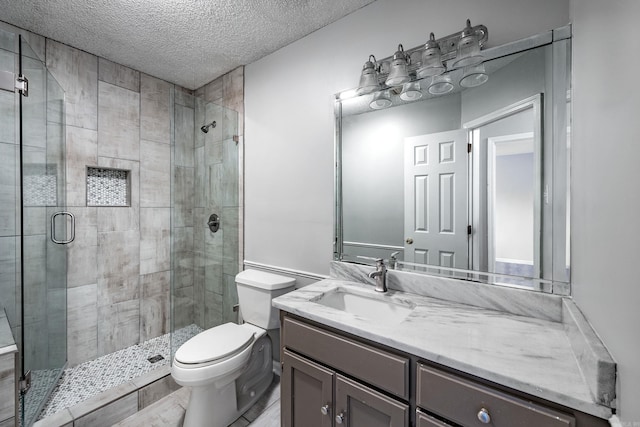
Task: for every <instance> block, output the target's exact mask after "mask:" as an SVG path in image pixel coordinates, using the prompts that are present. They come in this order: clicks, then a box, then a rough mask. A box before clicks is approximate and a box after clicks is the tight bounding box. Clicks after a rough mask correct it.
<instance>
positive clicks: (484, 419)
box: [478, 408, 491, 424]
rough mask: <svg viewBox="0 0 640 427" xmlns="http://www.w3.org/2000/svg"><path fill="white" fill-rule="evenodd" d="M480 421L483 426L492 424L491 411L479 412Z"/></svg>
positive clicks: (482, 410) (483, 410)
mask: <svg viewBox="0 0 640 427" xmlns="http://www.w3.org/2000/svg"><path fill="white" fill-rule="evenodd" d="M478 419H479V420H480V422H481V423H482V424H489V423H490V422H491V416H490V415H489V411H487V410H486V409H484V408H482V409H480V411H479V412H478Z"/></svg>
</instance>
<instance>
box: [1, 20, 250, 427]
mask: <svg viewBox="0 0 640 427" xmlns="http://www.w3.org/2000/svg"><path fill="white" fill-rule="evenodd" d="M36 52H37V53H36ZM43 52H44V49H43V47H42V46H37V48H36V49H35V52H34V49H32V48H31V47H30V46H29V44H28V43H27V42H26V41H25V40H24V39H23V38H22V37H21V36H19V35H18V34H17V33H12V32H10V31H5V30H4V29H3V28H2V27H0V110H1V111H0V190H1V191H0V267H1V270H0V310H4V311H5V312H6V318H7V320H8V322H9V325H10V327H11V331H12V333H13V336H14V340H15V342H16V344H17V346H18V350H19V353H18V354H19V357H18V360H19V363H18V366H17V370H18V372H16V380H17V381H18V382H19V388H20V390H19V392H18V400H19V402H18V404H17V412H16V417H17V418H18V419H19V425H21V426H30V425H32V424H33V423H34V422H35V421H37V420H38V419H42V418H44V417H47V416H50V415H52V414H54V413H56V412H57V411H60V410H62V409H64V408H67V407H70V406H72V405H74V404H76V403H78V402H80V401H81V400H82V399H87V398H91V397H95V395H97V394H99V393H101V392H104V391H105V390H108V389H109V388H110V387H114V386H117V385H119V384H123V383H126V382H131V381H134V380H135V378H136V375H141V374H144V373H147V372H150V371H152V370H155V369H158V368H164V369H166V368H167V366H168V365H169V364H170V361H171V358H172V355H173V352H175V350H176V349H177V348H178V347H179V346H180V345H181V344H182V343H183V342H184V341H186V340H187V339H189V338H190V337H191V336H193V335H195V334H196V333H198V332H200V331H202V330H204V329H207V328H210V327H212V326H216V325H219V324H222V323H224V322H228V321H237V292H236V288H235V280H234V279H235V275H236V274H237V273H238V271H239V269H240V260H241V257H240V255H239V253H240V246H239V242H240V232H241V230H240V220H239V219H240V215H241V208H240V204H241V197H240V175H241V164H242V156H241V152H242V140H241V138H239V137H238V133H239V131H238V113H237V112H236V111H234V110H231V109H229V108H226V107H224V106H222V105H221V104H222V103H223V102H222V100H221V99H205V93H204V92H205V91H204V90H203V89H202V90H197V91H195V92H194V91H188V90H184V89H182V88H179V87H177V86H174V85H171V84H168V83H166V82H162V83H163V84H164V86H163V87H166V88H167V102H166V105H167V108H166V110H167V114H166V121H167V123H163V124H161V126H159V123H157V122H154V123H153V126H155V127H163V126H164V127H166V128H167V131H168V134H169V135H170V138H168V140H167V143H166V144H165V145H163V144H158V143H155V142H153V143H152V144H148V145H147V147H156V148H158V150H165V149H166V153H167V154H166V155H164V154H162V155H161V154H160V153H159V151H154V150H151V151H149V152H147V153H146V154H147V155H148V156H149V157H152V159H146V158H145V157H144V156H143V149H142V148H141V149H140V158H139V160H138V161H137V162H136V161H128V162H125V163H124V164H125V165H132V166H127V168H129V169H130V170H129V171H128V172H130V173H129V174H127V175H126V176H125V177H124V178H123V177H122V176H120V173H121V172H122V171H120V170H117V169H122V168H121V167H118V164H117V162H116V160H113V159H110V158H109V157H105V158H106V159H108V160H110V161H111V160H112V163H109V165H108V166H106V167H103V166H105V165H103V164H100V165H99V166H98V164H96V162H95V161H94V162H92V161H89V160H87V161H85V160H82V161H83V162H85V163H86V164H85V163H83V164H82V168H81V172H82V177H80V176H79V174H78V173H77V162H78V161H79V160H78V159H79V158H80V159H81V158H82V155H81V154H82V153H78V152H77V150H78V145H77V141H73V140H72V139H73V138H74V137H75V136H74V135H77V134H74V132H76V131H73V130H72V131H71V133H70V125H69V123H65V118H68V112H67V113H65V91H64V90H63V87H64V88H65V89H67V90H69V88H68V87H65V82H64V81H62V83H58V81H56V79H55V78H54V77H53V75H52V73H51V72H50V70H48V69H47V66H46V64H45V63H44V62H43V61H42V60H41V57H42V55H43ZM48 55H49V48H48V44H47V58H48ZM96 62H97V60H96ZM47 63H48V62H47ZM101 64H102V62H101ZM54 75H56V76H57V74H55V73H54ZM22 76H24V77H26V79H27V80H28V94H27V93H21V92H20V91H18V90H17V89H15V86H16V85H15V81H16V80H18V83H19V84H18V86H20V81H21V80H22ZM94 78H96V80H97V76H94ZM156 80H157V79H156ZM101 83H102V82H101ZM67 84H68V82H67ZM102 86H105V87H107V86H106V85H102ZM140 86H142V83H140ZM71 90H73V88H72V89H71ZM139 91H140V92H141V89H139ZM23 92H24V91H23ZM26 95H28V96H26ZM125 95H126V96H131V93H129V92H126V93H125ZM99 96H103V97H104V98H103V99H106V97H107V96H110V93H109V92H108V91H106V90H105V91H104V93H103V92H102V91H101V92H100V93H99ZM140 97H141V98H142V96H140ZM101 102H102V101H101ZM143 102H144V101H142V100H141V101H140V102H139V103H140V104H142V103H143ZM66 104H67V106H68V105H69V104H68V102H67V103H66ZM117 106H118V107H119V105H117ZM127 119H128V118H127V117H123V118H122V120H125V121H126V120H127ZM67 121H68V119H67ZM140 121H141V122H142V120H140ZM101 123H102V122H100V121H98V122H97V126H98V134H99V132H100V128H99V127H100V126H102V124H101ZM115 125H116V126H118V125H119V124H118V123H116V124H115ZM122 126H123V127H126V126H127V123H123V124H122ZM139 126H140V129H142V128H143V127H144V123H141V124H140V125H139ZM79 127H80V126H77V127H74V128H73V129H77V128H79ZM69 135H71V136H69ZM140 140H142V135H141V136H140ZM114 157H115V156H114ZM152 161H153V162H155V166H154V168H155V169H154V168H151V169H149V168H148V167H147V166H146V165H148V164H150V162H152ZM74 162H75V165H74ZM113 165H115V166H113ZM73 167H75V168H76V169H73ZM136 168H139V169H138V170H139V171H140V172H139V173H138V174H137V175H136V173H135V172H136V170H137V169H136ZM145 168H146V169H145ZM149 170H150V171H149ZM143 173H145V174H146V175H145V177H144V179H145V180H146V181H144V185H142V184H143V182H142V181H143V177H142V174H143ZM92 174H93V175H92ZM80 179H81V180H82V181H81V182H76V181H77V180H80ZM91 179H93V180H94V181H91ZM67 180H72V181H74V182H67ZM101 180H102V181H101ZM105 180H106V182H108V183H110V184H109V185H110V188H112V187H117V185H115V184H117V183H118V182H120V183H123V185H126V186H128V188H129V191H130V194H128V195H127V196H126V197H124V199H123V200H125V202H126V203H128V204H129V206H128V207H127V208H122V210H117V209H118V208H113V207H103V206H100V205H97V206H96V205H92V204H91V202H90V200H89V196H90V195H89V193H90V191H89V190H88V189H89V187H90V186H91V185H98V186H99V185H101V184H100V182H105ZM110 180H111V181H110ZM114 180H115V181H114ZM118 180H119V181H118ZM116 181H117V182H116ZM96 183H98V184H96ZM114 183H115V184H114ZM85 186H86V188H87V189H86V190H84V187H85ZM167 187H169V189H170V191H169V194H170V197H169V198H167V204H166V205H162V207H159V208H155V207H153V208H147V209H146V210H145V209H142V207H138V205H139V201H138V199H136V197H138V198H139V199H140V200H142V199H143V198H145V197H146V199H149V197H151V196H145V194H146V195H153V194H159V193H161V192H166V191H167ZM78 188H83V191H84V193H82V194H83V197H86V198H87V200H86V201H85V199H84V198H82V204H80V203H78V201H77V200H78V198H77V197H75V196H73V195H72V194H71V193H73V192H74V191H76V190H77V189H78ZM136 192H139V193H140V195H138V194H137V193H136ZM85 193H86V194H85ZM92 194H93V193H92ZM169 199H170V200H169ZM69 200H73V202H72V203H68V202H69ZM136 203H138V205H135V204H136ZM134 205H135V206H134ZM154 206H155V205H154ZM164 206H166V207H164ZM109 209H111V210H109ZM113 209H116V210H113ZM125 209H126V210H125ZM101 210H102V212H103V213H101ZM88 211H92V212H95V211H97V216H98V217H100V215H105V216H109V215H111V216H113V217H114V218H113V224H114V227H115V226H117V224H118V221H120V222H121V221H123V218H126V221H129V222H130V223H131V224H132V225H131V228H134V227H135V228H136V229H135V230H132V231H127V232H124V233H122V234H123V235H124V236H132V235H133V236H141V237H140V243H139V244H138V246H135V248H136V249H135V250H136V251H139V252H137V253H134V252H132V253H131V254H127V255H131V256H132V257H133V258H138V257H139V260H140V261H139V262H138V263H137V264H135V263H129V264H127V265H126V268H127V269H131V270H132V277H134V278H135V281H131V282H132V283H133V285H132V286H135V288H133V291H132V294H131V295H133V296H134V298H136V299H132V301H125V302H119V301H117V300H114V301H108V302H107V303H104V304H105V306H104V307H102V306H101V305H100V304H102V303H103V301H106V300H105V299H104V296H105V295H106V296H107V297H109V294H107V292H108V291H109V290H101V286H104V285H103V284H102V283H101V282H100V279H98V283H97V284H91V285H86V286H85V285H83V286H78V284H77V283H76V282H77V277H78V273H77V269H78V265H77V262H74V259H73V257H70V256H69V254H70V250H71V249H70V248H73V245H80V246H76V247H83V246H82V245H83V244H87V243H86V242H85V241H86V240H87V239H92V238H93V239H95V237H91V236H95V235H96V234H98V235H100V233H97V232H96V230H93V232H92V233H93V234H90V233H88V232H87V230H88V229H89V228H90V227H92V226H94V225H92V224H89V223H90V222H91V216H90V215H87V214H86V212H88ZM143 211H144V213H143ZM125 212H126V215H129V216H131V215H136V217H135V218H133V219H130V218H129V217H126V215H125V214H124V213H125ZM130 213H131V214H130ZM165 214H166V218H167V222H166V225H164V224H165V223H164V222H162V221H160V219H158V218H156V216H159V217H162V218H164V217H165V216H164V215H165ZM95 216H96V215H95V214H94V217H95ZM155 221H160V222H161V223H162V224H163V225H162V226H156V224H157V223H156V222H155ZM163 221H164V220H163ZM76 226H77V228H78V232H77V233H76ZM113 234H114V235H116V234H117V233H113ZM143 235H144V236H145V237H142V236H143ZM105 236H106V237H105V239H106V238H107V237H109V236H107V234H106V233H105ZM148 236H151V237H148ZM74 239H75V241H74ZM97 240H98V245H99V244H101V241H100V238H98V239H97ZM71 241H74V242H73V243H72V244H71V245H70V244H69V243H70V242H71ZM149 241H151V242H152V243H153V245H151V246H149V245H150V244H149ZM116 243H117V244H116V245H115V248H116V251H119V250H121V248H122V250H123V251H125V252H126V251H127V250H128V249H127V248H126V247H122V244H125V243H126V242H123V243H120V242H116ZM89 244H90V243H89ZM138 247H139V249H138ZM93 250H94V251H95V250H96V249H95V248H93ZM100 250H101V249H98V255H97V256H95V258H94V259H95V261H94V263H93V264H90V265H91V266H93V268H94V269H96V270H98V271H99V272H100V271H102V270H105V268H106V267H103V265H102V264H103V263H106V264H108V263H112V262H113V261H112V259H111V258H116V257H117V256H118V254H117V253H116V252H109V251H106V250H103V252H100ZM149 252H151V253H152V255H149ZM164 253H166V254H168V255H167V256H166V257H165V258H168V262H167V263H166V267H165V266H163V267H162V268H157V270H162V271H158V272H157V273H156V272H155V271H156V270H153V271H154V273H153V274H146V273H147V271H148V270H149V269H150V268H149V262H148V261H147V259H148V257H149V256H152V257H153V256H155V257H156V258H158V257H161V256H163V255H162V254H164ZM134 255H135V256H134ZM120 257H122V255H120ZM145 263H146V264H145ZM163 265H164V264H163ZM74 271H75V272H74ZM93 275H94V276H95V275H96V273H95V272H93ZM85 276H87V275H85ZM93 280H95V279H93ZM109 286H111V285H109ZM117 286H119V287H118V288H117V289H116V290H117V291H118V292H124V291H127V289H124V288H122V287H123V286H128V285H127V282H126V280H125V281H124V282H123V284H120V283H118V284H117ZM85 288H86V289H92V290H93V297H92V298H93V299H92V300H91V301H93V302H91V303H89V304H86V305H85V306H84V308H83V310H84V311H80V310H78V309H77V307H76V305H74V304H76V302H77V299H78V295H80V294H82V295H84V294H83V293H84V292H85V291H84V289H85ZM96 288H97V290H96ZM123 289H124V290H123ZM101 292H102V293H101ZM74 298H75V300H74ZM101 298H102V299H101ZM73 301H75V302H73ZM125 305H126V307H129V306H132V307H133V308H134V310H130V311H128V312H126V313H125V314H126V316H128V317H126V320H128V321H129V320H130V322H129V323H131V324H133V325H134V328H133V329H132V330H134V331H135V332H137V333H138V334H137V335H132V336H133V338H129V337H128V338H127V339H128V343H127V345H119V346H115V345H111V344H112V341H113V342H115V341H116V339H117V338H119V337H121V335H122V334H123V331H124V330H125V329H124V328H125V327H126V326H127V324H124V323H122V322H121V323H114V324H113V325H112V324H110V323H105V324H102V323H101V322H103V320H101V317H100V312H101V310H108V309H113V313H116V314H117V316H120V315H123V314H122V311H121V308H120V307H124V306H125ZM92 311H93V313H92ZM96 311H98V314H97V315H96V313H95V312H96ZM107 313H109V312H108V311H107ZM130 313H139V314H136V316H138V317H134V316H133V315H131V314H130ZM88 315H93V316H94V318H95V319H96V320H95V322H97V325H95V324H94V325H91V322H90V321H89V320H88V319H85V318H84V316H88ZM0 317H2V316H0ZM112 317H113V316H112ZM123 317H124V315H123ZM74 322H75V323H74ZM83 323H86V324H87V329H86V330H80V331H78V330H77V327H76V326H72V324H74V325H76V324H80V325H81V326H83ZM123 325H124V326H123ZM110 329H112V330H110ZM138 331H139V332H138ZM105 333H106V335H105ZM118 334H120V335H118ZM79 336H80V338H83V339H91V340H93V343H94V346H96V345H97V346H98V347H97V348H98V351H95V350H94V352H93V353H92V354H93V356H91V357H90V358H88V359H89V360H77V359H78V358H77V356H74V355H73V354H71V355H70V353H68V352H69V351H76V346H77V345H78V341H79V338H78V337H79ZM105 336H106V337H107V338H106V340H107V341H105V338H104V337H105ZM109 339H110V340H112V341H108V340H109ZM96 341H97V344H96ZM105 343H106V344H105ZM80 344H82V345H85V344H86V343H84V342H81V343H80ZM107 344H109V345H107ZM104 348H109V349H110V351H102V350H104ZM70 349H71V350H70ZM118 363H124V365H123V366H118V365H117V364H118ZM96 372H97V373H99V374H96ZM105 373H106V374H105ZM98 377H100V381H96V378H98ZM74 381H80V382H74ZM82 381H84V382H82ZM0 421H2V420H0Z"/></svg>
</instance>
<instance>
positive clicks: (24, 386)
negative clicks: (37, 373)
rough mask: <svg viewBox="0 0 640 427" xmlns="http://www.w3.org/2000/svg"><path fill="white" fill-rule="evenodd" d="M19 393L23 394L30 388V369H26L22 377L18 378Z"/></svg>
mask: <svg viewBox="0 0 640 427" xmlns="http://www.w3.org/2000/svg"><path fill="white" fill-rule="evenodd" d="M18 386H19V387H20V393H21V394H25V393H26V392H27V391H28V390H29V389H30V388H31V371H27V372H26V373H25V374H24V376H23V377H22V378H20V383H19V385H18Z"/></svg>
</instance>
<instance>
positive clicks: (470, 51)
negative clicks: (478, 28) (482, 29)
mask: <svg viewBox="0 0 640 427" xmlns="http://www.w3.org/2000/svg"><path fill="white" fill-rule="evenodd" d="M483 60H484V58H483V57H482V55H481V54H480V41H479V40H478V35H477V34H476V33H475V31H473V28H471V21H469V20H468V19H467V26H466V27H465V29H464V30H463V31H462V34H461V38H460V41H459V42H458V50H457V52H456V59H455V60H454V61H453V63H452V67H453V68H460V67H469V66H471V65H477V64H479V63H481V62H482V61H483Z"/></svg>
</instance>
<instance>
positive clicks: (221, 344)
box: [175, 323, 253, 364]
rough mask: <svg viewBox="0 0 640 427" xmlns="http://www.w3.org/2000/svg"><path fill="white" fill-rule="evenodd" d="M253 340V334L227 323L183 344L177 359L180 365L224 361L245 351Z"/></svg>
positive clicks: (177, 353) (248, 330)
mask: <svg viewBox="0 0 640 427" xmlns="http://www.w3.org/2000/svg"><path fill="white" fill-rule="evenodd" d="M252 340H253V332H252V331H251V330H250V329H247V328H243V327H242V326H240V325H236V324H235V323H225V324H224V325H220V326H216V327H215V328H211V329H207V330H206V331H204V332H200V333H199V334H198V335H196V336H195V337H193V338H191V339H189V340H188V341H187V342H186V343H184V344H182V345H181V346H180V348H179V349H178V351H176V354H175V359H176V360H177V361H178V362H180V363H187V364H200V363H207V362H213V361H215V360H218V359H223V358H225V357H227V356H230V355H232V354H234V353H237V352H238V351H240V350H242V349H244V348H245V347H246V346H247V345H248V344H249V343H251V341H252Z"/></svg>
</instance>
